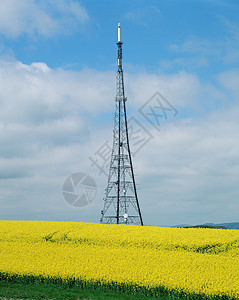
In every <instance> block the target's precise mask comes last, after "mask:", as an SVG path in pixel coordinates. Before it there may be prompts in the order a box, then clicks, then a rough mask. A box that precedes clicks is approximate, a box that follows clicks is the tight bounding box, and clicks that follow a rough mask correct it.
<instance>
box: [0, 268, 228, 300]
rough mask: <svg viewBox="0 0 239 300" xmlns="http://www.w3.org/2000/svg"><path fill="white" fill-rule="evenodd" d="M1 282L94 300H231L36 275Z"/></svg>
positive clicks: (1, 276) (5, 278) (5, 275)
mask: <svg viewBox="0 0 239 300" xmlns="http://www.w3.org/2000/svg"><path fill="white" fill-rule="evenodd" d="M0 282H5V283H8V284H17V285H30V286H33V285H34V286H41V287H42V288H44V287H45V288H49V287H50V288H51V289H54V287H58V288H60V289H62V291H64V289H67V291H68V292H71V294H72V293H75V296H77V295H76V294H77V293H79V292H80V293H81V295H82V297H84V295H83V294H84V293H86V294H89V293H91V294H92V295H93V299H104V297H105V296H106V294H108V293H110V295H111V296H112V297H113V296H118V299H119V297H120V296H122V295H127V297H128V298H127V299H136V298H137V299H141V298H142V299H143V298H146V297H147V298H164V299H192V300H201V299H211V300H229V297H227V296H225V295H220V296H219V295H218V296H210V297H209V296H206V295H203V294H200V295H199V294H188V293H185V291H181V292H178V291H174V290H169V289H166V288H165V287H162V286H158V287H154V288H147V287H145V286H139V285H135V284H123V283H117V282H103V281H95V280H92V281H86V280H80V279H78V278H77V279H75V278H65V279H62V278H60V277H43V276H34V275H19V274H8V273H1V272H0ZM65 291H66V290H65ZM100 294H102V295H101V296H102V298H100ZM97 295H98V298H95V296H97ZM110 295H108V296H110ZM1 296H2V295H1ZM88 296H89V295H88ZM88 296H87V297H88ZM124 297H125V296H124ZM139 297H140V298H139ZM41 298H42V297H41ZM64 299H67V298H64ZM69 299H70V298H69ZM71 299H73V298H71ZM75 299H76V298H75ZM79 299H81V298H79ZM112 299H116V298H112ZM124 299H125V298H124Z"/></svg>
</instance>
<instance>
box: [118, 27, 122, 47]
mask: <svg viewBox="0 0 239 300" xmlns="http://www.w3.org/2000/svg"><path fill="white" fill-rule="evenodd" d="M118 43H122V42H121V28H120V23H118Z"/></svg>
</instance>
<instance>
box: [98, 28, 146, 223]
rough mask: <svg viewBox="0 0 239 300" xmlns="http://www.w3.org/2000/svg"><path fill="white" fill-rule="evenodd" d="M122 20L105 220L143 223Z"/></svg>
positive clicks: (103, 221) (106, 221) (103, 220)
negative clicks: (130, 126)
mask: <svg viewBox="0 0 239 300" xmlns="http://www.w3.org/2000/svg"><path fill="white" fill-rule="evenodd" d="M120 30H121V29H120V23H118V42H117V46H118V52H117V58H118V69H117V76H116V98H115V116H114V130H113V148H112V154H111V162H110V168H109V176H108V183H107V187H106V189H105V197H104V199H103V200H104V208H103V210H102V211H101V219H100V222H101V223H105V224H131V225H132V224H134V225H142V226H143V220H142V215H141V211H140V207H139V201H138V196H137V191H136V184H135V178H134V170H133V163H132V157H131V153H130V147H129V135H128V127H127V114H126V100H127V98H126V97H125V93H124V78H123V69H122V44H123V43H122V42H121V31H120Z"/></svg>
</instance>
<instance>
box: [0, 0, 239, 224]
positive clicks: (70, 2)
mask: <svg viewBox="0 0 239 300" xmlns="http://www.w3.org/2000/svg"><path fill="white" fill-rule="evenodd" d="M238 15H239V3H238V1H233V0H231V1H224V0H218V1H216V0H207V1H206V0H205V1H204V0H195V1H189V0H180V1H176V0H174V1H173V0H171V1H166V0H164V1H163V0H161V1H159V0H158V1H153V0H150V1H135V0H132V1H119V2H117V1H95V0H88V1H86V0H85V1H78V0H60V1H56V0H51V1H50V0H46V1H44V2H42V1H37V0H34V1H30V0H22V1H18V0H8V1H1V3H0V144H1V149H0V165H1V170H0V190H1V195H0V219H19V220H24V219H28V220H57V221H71V220H72V221H85V222H87V221H88V222H98V220H99V217H100V210H101V209H102V207H103V200H102V199H103V195H104V188H105V186H106V182H107V178H106V177H105V176H104V175H102V174H101V175H100V174H99V170H98V169H97V168H96V167H94V166H91V162H90V160H89V156H91V157H93V156H95V153H96V152H97V150H98V149H99V148H100V147H101V146H102V145H103V144H104V143H105V142H106V141H109V144H111V143H112V129H113V121H112V118H113V110H114V96H115V71H116V44H115V43H116V40H117V23H118V22H121V27H122V40H123V42H124V44H123V68H124V72H125V88H126V95H127V96H128V102H127V105H128V112H129V118H130V117H134V119H136V120H137V122H138V123H140V124H141V125H142V126H144V128H146V131H147V134H148V136H150V137H151V139H150V140H149V141H148V142H147V143H146V144H145V145H144V146H143V147H142V148H141V149H140V151H138V152H137V154H136V155H135V157H134V165H135V172H136V174H137V177H136V181H137V183H138V184H139V200H140V204H141V207H142V214H143V219H144V221H145V224H146V225H167V226H169V225H170V226H171V225H176V224H182V223H183V224H199V223H204V222H218V223H220V222H230V221H238V212H239V202H238V199H239V192H238V175H239V164H238V162H239V142H238V129H239V124H238V113H239V104H238V97H239V86H238V82H239V51H238V49H239V33H238V32H239V20H238ZM156 92H159V93H160V94H161V95H162V96H163V97H164V99H166V100H167V101H168V102H169V103H170V104H171V105H172V107H174V108H175V109H176V110H177V115H176V116H174V115H173V113H172V112H171V113H169V115H168V118H167V119H165V118H162V119H161V120H160V126H159V128H157V126H156V127H155V126H153V125H154V124H152V123H150V122H149V121H148V120H147V119H146V118H145V117H144V115H143V114H142V110H140V108H142V107H143V106H144V105H145V103H148V100H149V99H151V97H152V96H153V95H154V94H155V93H156ZM161 99H162V98H161ZM162 101H164V100H162ZM164 103H165V102H164ZM77 172H83V173H86V174H89V175H90V176H92V177H93V178H94V180H95V182H96V184H97V195H96V197H95V199H94V201H93V202H92V203H90V204H89V205H88V206H86V207H82V208H75V207H73V206H70V205H69V204H68V203H66V202H65V201H64V199H63V196H62V193H61V192H62V185H63V183H64V180H65V179H66V178H67V177H68V176H69V175H70V174H73V173H77Z"/></svg>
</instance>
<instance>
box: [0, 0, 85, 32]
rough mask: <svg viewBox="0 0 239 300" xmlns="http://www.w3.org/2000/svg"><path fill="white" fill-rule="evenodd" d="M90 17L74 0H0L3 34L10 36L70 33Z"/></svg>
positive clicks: (0, 18)
mask: <svg viewBox="0 0 239 300" xmlns="http://www.w3.org/2000/svg"><path fill="white" fill-rule="evenodd" d="M88 20H89V15H88V13H87V11H86V9H85V8H84V7H83V6H82V5H80V4H79V2H76V1H73V0H70V1H66V0H58V1H56V0H53V1H50V0H46V1H44V2H42V1H39V0H21V1H18V0H8V1H0V34H2V35H4V36H7V37H11V38H16V37H18V36H20V35H22V34H28V35H31V36H34V35H36V34H37V35H41V36H46V37H48V36H52V35H55V34H62V33H63V34H64V33H69V32H71V31H74V30H75V29H76V28H78V27H79V26H82V25H84V24H85V23H86V22H87V21H88Z"/></svg>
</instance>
